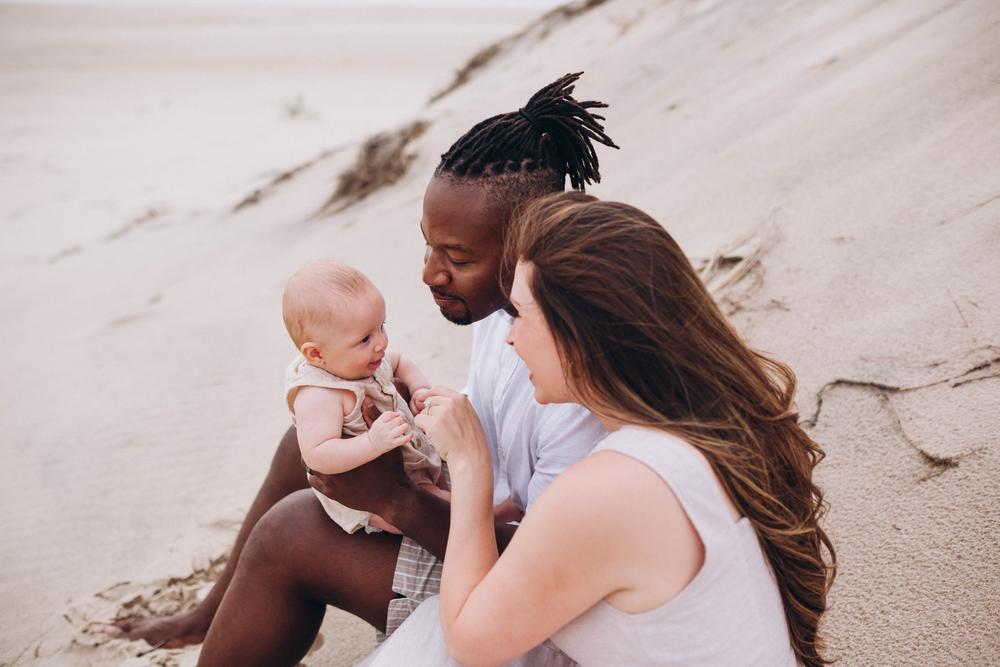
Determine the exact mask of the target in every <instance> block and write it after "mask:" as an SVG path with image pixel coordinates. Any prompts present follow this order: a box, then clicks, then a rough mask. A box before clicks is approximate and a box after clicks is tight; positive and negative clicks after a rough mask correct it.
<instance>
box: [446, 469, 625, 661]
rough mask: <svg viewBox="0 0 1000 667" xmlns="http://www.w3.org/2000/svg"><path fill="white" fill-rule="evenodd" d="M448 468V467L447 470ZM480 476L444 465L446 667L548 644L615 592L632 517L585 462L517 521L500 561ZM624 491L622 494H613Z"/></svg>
mask: <svg viewBox="0 0 1000 667" xmlns="http://www.w3.org/2000/svg"><path fill="white" fill-rule="evenodd" d="M456 463H457V462H456ZM488 471H489V460H488V459H487V460H486V464H485V470H484V469H483V468H482V467H481V464H478V465H472V464H469V465H455V464H452V467H451V474H452V519H451V521H452V525H451V535H450V537H449V541H448V558H447V559H446V560H445V565H444V572H443V575H442V579H441V623H442V626H443V629H444V636H445V642H446V643H447V644H448V649H449V652H450V653H451V654H452V657H454V658H455V660H457V661H459V662H461V663H463V664H467V665H470V666H477V665H496V664H502V663H503V662H505V661H507V660H509V659H511V658H514V657H515V656H518V655H520V654H522V653H524V652H526V651H528V650H529V649H531V648H532V647H534V646H536V645H538V644H540V643H541V642H542V641H544V640H545V639H547V638H548V637H550V636H551V635H553V634H554V633H555V632H556V631H557V630H559V629H560V628H562V627H563V626H564V625H566V624H567V623H569V622H570V621H571V620H573V619H574V618H576V617H577V616H579V615H580V614H582V613H583V612H584V611H586V610H587V609H589V608H590V607H591V606H593V605H594V604H595V603H596V602H597V601H598V600H601V599H602V598H604V597H606V596H607V595H609V594H610V593H613V592H615V591H616V590H619V589H621V588H623V587H624V586H625V585H626V581H627V580H628V574H629V573H628V572H626V570H627V568H628V561H629V559H630V557H632V556H633V554H631V553H630V549H631V544H630V540H629V538H628V535H627V531H625V530H623V526H624V525H626V524H631V523H632V519H631V515H634V513H635V509H636V508H634V507H629V506H628V503H623V502H622V501H621V498H622V496H623V494H622V490H623V489H624V488H628V486H627V485H628V484H630V483H634V480H631V481H630V480H618V481H615V480H614V477H615V475H613V474H612V475H609V474H607V473H608V472H609V471H607V470H602V469H601V468H600V467H599V466H597V465H595V464H594V461H592V460H591V459H585V460H584V461H581V462H580V463H578V464H576V465H574V466H573V467H572V468H570V469H569V470H567V471H566V472H565V473H563V474H562V475H560V476H559V478H557V479H556V480H555V481H553V482H552V484H551V485H550V486H549V487H548V488H547V489H546V490H545V491H544V492H543V493H542V495H541V496H539V498H538V500H537V501H536V502H535V504H534V505H533V506H532V508H531V511H530V512H528V514H526V515H525V517H524V519H523V520H522V522H521V526H520V528H519V529H518V531H517V532H516V533H515V534H514V537H513V539H512V540H511V542H510V545H508V547H507V549H506V551H505V552H504V554H503V557H502V558H499V559H498V558H497V553H496V547H495V545H494V544H493V543H491V541H490V540H489V537H490V535H489V534H488V532H487V531H488V529H489V528H490V527H492V523H493V522H492V516H491V513H490V508H489V498H488V496H486V495H485V494H483V493H482V492H481V491H480V492H479V493H478V494H477V492H476V490H475V486H477V485H478V484H480V483H481V482H482V479H483V477H484V475H485V472H488ZM621 481H624V482H625V486H622V485H620V482H621Z"/></svg>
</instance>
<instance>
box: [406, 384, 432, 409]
mask: <svg viewBox="0 0 1000 667" xmlns="http://www.w3.org/2000/svg"><path fill="white" fill-rule="evenodd" d="M430 393H431V388H430V387H417V388H416V389H413V390H411V392H410V411H411V412H413V414H414V415H419V414H420V413H421V412H423V411H424V401H426V400H427V396H428V395H429V394H430Z"/></svg>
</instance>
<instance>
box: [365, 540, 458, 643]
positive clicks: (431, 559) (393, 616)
mask: <svg viewBox="0 0 1000 667" xmlns="http://www.w3.org/2000/svg"><path fill="white" fill-rule="evenodd" d="M443 565H444V561H442V560H439V559H438V557H437V556H435V555H434V554H432V553H431V552H430V551H427V549H424V548H423V547H422V546H420V545H419V544H417V543H416V542H414V541H413V540H411V539H410V538H408V537H404V538H403V541H402V542H401V543H400V545H399V557H398V558H397V559H396V571H395V573H394V574H393V575H392V590H393V591H394V592H396V593H398V594H399V595H400V596H401V597H398V598H393V599H392V600H390V601H389V612H388V614H387V615H386V619H385V633H384V634H383V633H381V632H379V633H378V641H379V643H381V642H383V641H385V638H386V637H388V636H389V635H391V634H392V633H393V632H394V631H395V630H396V628H398V627H399V626H400V625H401V624H402V622H403V621H405V620H406V618H407V617H408V616H409V615H410V614H411V613H412V612H413V610H414V609H416V608H417V606H418V605H419V604H420V603H421V602H423V601H424V600H426V599H427V598H429V597H430V596H432V595H437V594H438V593H440V592H441V567H442V566H443Z"/></svg>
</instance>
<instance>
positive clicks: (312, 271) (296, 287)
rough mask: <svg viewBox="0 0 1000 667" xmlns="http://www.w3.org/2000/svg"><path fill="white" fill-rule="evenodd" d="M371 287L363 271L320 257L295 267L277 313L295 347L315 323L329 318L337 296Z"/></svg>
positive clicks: (308, 337)
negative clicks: (297, 267) (281, 318)
mask: <svg viewBox="0 0 1000 667" xmlns="http://www.w3.org/2000/svg"><path fill="white" fill-rule="evenodd" d="M374 287H375V286H374V285H373V284H372V282H371V281H370V280H368V277H367V276H365V274H363V273H361V272H360V271H358V270H357V269H355V268H354V267H352V266H347V265H346V264H339V263H337V262H331V261H325V260H321V261H318V262H312V263H310V264H306V265H305V266H303V267H302V268H301V269H299V270H298V271H296V272H295V274H294V275H293V276H292V277H291V278H289V279H288V283H287V284H286V285H285V293H284V295H283V296H282V298H281V315H282V317H283V318H284V320H285V328H286V329H287V330H288V335H289V336H291V338H292V342H293V343H295V347H296V348H301V347H302V344H303V343H306V342H308V341H309V340H310V335H311V334H312V333H314V332H315V331H316V327H318V326H323V325H326V324H328V323H329V322H330V321H331V319H332V317H333V315H334V307H332V303H336V300H337V297H341V298H343V297H349V296H361V295H362V294H364V293H365V292H366V291H367V290H368V289H374ZM331 302H332V303H331Z"/></svg>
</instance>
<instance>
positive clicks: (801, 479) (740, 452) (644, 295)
mask: <svg viewBox="0 0 1000 667" xmlns="http://www.w3.org/2000/svg"><path fill="white" fill-rule="evenodd" d="M509 243H510V249H511V253H510V255H509V256H510V257H515V258H516V259H517V262H516V269H515V273H514V281H513V287H512V289H511V292H510V302H511V304H512V305H513V308H514V309H515V310H516V320H515V322H514V325H513V327H512V329H511V331H510V335H509V338H508V343H510V344H511V345H513V346H514V348H515V349H516V351H517V353H518V354H519V355H520V356H521V358H522V359H523V360H524V362H525V363H526V364H527V366H528V367H529V369H530V370H531V372H532V381H533V383H534V386H535V397H536V399H537V400H538V401H539V402H541V403H562V402H576V403H580V404H582V405H584V406H585V407H587V408H588V409H590V410H591V411H592V412H593V413H594V414H595V415H597V416H598V418H599V419H600V420H601V421H602V422H603V424H604V425H605V427H606V428H607V429H608V431H609V432H610V433H611V435H609V436H608V437H607V438H606V439H605V440H604V441H603V442H602V443H601V444H599V445H598V446H597V447H596V448H595V450H594V453H592V454H591V455H590V456H588V457H587V458H585V459H584V460H583V461H581V462H579V463H577V464H576V465H574V466H572V467H571V468H569V469H568V470H567V471H566V472H564V473H563V474H562V475H560V476H559V477H558V478H557V479H556V480H555V481H554V482H553V483H552V484H551V485H550V486H549V487H548V488H547V489H546V490H545V491H544V493H543V494H542V496H541V497H540V498H539V499H538V501H537V502H536V504H535V505H534V506H533V509H532V511H531V512H530V513H529V514H528V515H527V516H526V517H525V518H524V521H523V522H522V524H521V526H520V528H519V529H518V531H517V533H516V534H515V536H514V538H513V540H512V541H511V543H510V544H509V546H508V547H507V549H506V550H505V551H504V553H503V557H502V558H498V555H497V547H496V542H495V537H494V532H493V528H492V526H493V524H492V519H491V506H490V501H491V498H490V489H492V480H491V474H492V473H491V467H490V461H489V455H488V452H487V449H486V446H485V444H484V439H483V435H482V430H481V428H480V426H479V423H478V421H477V419H476V415H475V413H474V412H473V410H472V409H471V407H470V405H469V403H468V401H467V400H466V399H465V397H464V396H462V395H460V394H456V393H454V392H451V391H449V390H445V389H436V390H435V391H434V395H433V397H432V398H431V399H430V400H429V402H428V403H427V405H428V406H429V408H428V409H427V410H425V412H424V414H423V415H421V416H418V417H417V420H418V421H417V423H418V425H419V426H421V427H422V428H424V429H425V430H426V431H427V432H428V433H429V434H430V436H431V438H432V440H433V441H434V442H435V444H436V446H438V448H439V449H440V451H441V454H442V456H444V457H445V458H446V459H447V461H448V465H449V469H450V471H451V480H452V488H453V491H452V494H453V495H452V509H451V511H452V520H451V533H450V536H449V539H448V547H447V559H446V560H445V565H444V573H443V579H442V589H441V597H440V602H439V604H440V618H441V623H442V627H443V631H444V638H445V642H446V644H447V646H448V651H449V653H450V654H451V656H452V657H453V658H454V659H455V660H457V661H458V662H461V663H463V664H466V665H496V664H501V663H503V662H505V661H506V660H508V659H510V658H512V657H514V656H517V655H519V654H522V653H524V652H525V651H526V650H528V649H530V648H531V647H532V646H535V645H536V644H539V643H540V642H542V641H543V640H545V639H546V638H548V637H551V638H552V642H553V643H555V644H556V645H557V646H558V647H559V648H560V649H562V650H563V651H564V652H565V653H567V654H568V655H569V656H570V657H572V658H573V659H574V660H576V661H578V662H579V663H581V664H583V665H662V664H669V665H679V664H684V665H749V664H752V665H767V666H777V665H794V664H796V663H798V664H802V665H806V666H807V667H813V666H817V665H823V664H826V663H827V662H829V661H828V660H826V659H825V658H824V657H823V656H822V654H821V650H822V645H821V642H820V637H819V635H818V632H817V626H818V623H819V620H820V617H821V615H822V614H823V612H824V611H825V609H826V593H827V590H828V588H829V585H830V582H831V581H832V576H833V573H834V570H835V556H834V551H833V546H832V545H831V543H830V540H829V539H828V538H827V536H826V534H825V533H824V532H823V529H822V528H821V527H820V526H819V520H820V518H821V517H822V515H823V513H824V509H825V505H824V503H823V499H822V493H821V492H820V490H819V489H818V488H817V487H816V486H815V485H814V484H813V482H812V471H813V468H814V467H815V466H816V464H817V463H818V462H819V460H820V459H821V458H822V456H823V453H822V451H821V450H820V448H819V447H818V446H817V445H816V443H814V442H813V441H812V440H810V439H809V437H808V436H807V435H806V434H805V433H804V432H803V431H802V429H801V428H800V427H799V425H798V423H797V420H796V414H795V412H794V410H793V407H792V396H793V394H794V387H795V383H794V376H793V374H792V372H791V371H790V370H789V369H788V368H787V367H786V366H784V365H782V364H780V363H778V362H776V361H774V360H771V359H769V358H767V357H765V356H763V355H762V354H760V353H758V352H755V351H753V350H751V349H750V348H748V347H747V346H746V345H745V344H744V343H743V341H742V340H741V339H740V338H739V336H738V335H737V333H736V332H735V331H734V329H733V328H732V326H731V325H730V324H729V323H728V322H727V321H726V320H725V318H724V317H723V316H722V314H721V313H720V312H719V310H718V308H717V307H716V306H715V304H714V302H713V301H712V299H711V297H710V296H709V294H708V292H707V291H706V290H705V288H704V286H703V285H702V284H701V282H700V281H699V279H698V277H697V275H696V274H695V272H694V270H693V269H692V267H691V265H690V263H689V262H688V260H687V259H686V258H685V256H684V254H683V253H682V252H681V250H680V248H679V247H678V246H677V244H676V243H675V242H674V241H673V239H672V238H671V237H670V235H669V234H667V232H666V231H665V230H664V229H663V228H662V227H661V226H660V225H659V224H658V223H657V222H656V221H655V220H653V219H652V218H650V217H649V216H647V215H645V214H644V213H642V212H641V211H639V210H637V209H635V208H632V207H630V206H627V205H624V204H618V203H612V202H601V201H598V200H597V199H595V198H593V197H589V196H587V195H583V194H580V193H567V194H559V195H553V196H549V197H545V198H543V199H540V200H536V201H535V203H533V204H531V205H529V206H528V208H527V210H526V211H525V213H524V214H523V215H522V217H521V219H520V222H519V224H518V225H517V227H515V229H514V230H513V232H512V234H511V235H510V238H509ZM824 548H825V550H826V552H827V554H828V555H827V556H826V558H828V560H829V564H828V562H827V561H826V560H825V556H824V553H823V551H824ZM404 627H405V626H404ZM390 643H391V642H390Z"/></svg>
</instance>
